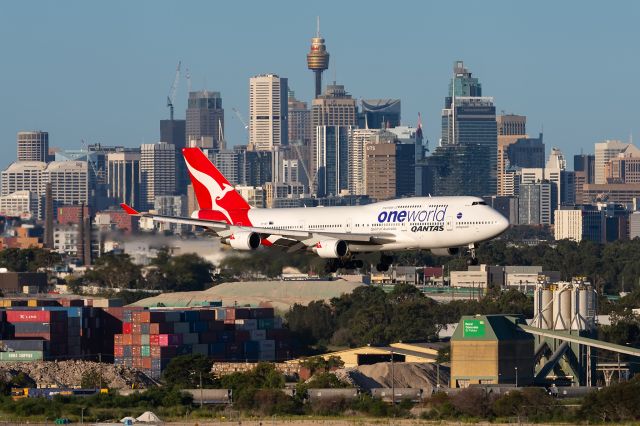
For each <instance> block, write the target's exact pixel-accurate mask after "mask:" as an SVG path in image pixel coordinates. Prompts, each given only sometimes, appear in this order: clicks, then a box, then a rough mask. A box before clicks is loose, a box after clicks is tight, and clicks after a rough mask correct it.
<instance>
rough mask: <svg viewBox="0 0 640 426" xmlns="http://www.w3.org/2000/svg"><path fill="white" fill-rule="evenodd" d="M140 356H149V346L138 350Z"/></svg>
mask: <svg viewBox="0 0 640 426" xmlns="http://www.w3.org/2000/svg"><path fill="white" fill-rule="evenodd" d="M140 355H141V356H151V346H146V345H143V346H142V347H141V348H140Z"/></svg>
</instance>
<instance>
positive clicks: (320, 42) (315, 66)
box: [307, 17, 329, 98]
mask: <svg viewBox="0 0 640 426" xmlns="http://www.w3.org/2000/svg"><path fill="white" fill-rule="evenodd" d="M307 67H308V68H309V69H310V70H311V71H313V73H314V74H315V83H316V84H315V96H316V98H317V97H318V96H320V93H322V72H323V71H324V70H326V69H327V68H329V52H327V47H326V46H325V45H324V39H323V38H322V37H320V18H319V17H318V23H317V28H316V36H315V37H314V38H312V39H311V48H310V49H309V53H307Z"/></svg>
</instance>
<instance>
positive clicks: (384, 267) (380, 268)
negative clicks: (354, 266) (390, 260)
mask: <svg viewBox="0 0 640 426" xmlns="http://www.w3.org/2000/svg"><path fill="white" fill-rule="evenodd" d="M376 269H377V270H378V272H387V271H388V270H389V265H387V264H386V263H378V264H377V265H376Z"/></svg>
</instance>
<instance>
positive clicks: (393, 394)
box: [391, 351, 396, 408]
mask: <svg viewBox="0 0 640 426" xmlns="http://www.w3.org/2000/svg"><path fill="white" fill-rule="evenodd" d="M395 373H396V372H395V368H394V365H393V351H391V406H392V407H394V408H395V406H396V374H395Z"/></svg>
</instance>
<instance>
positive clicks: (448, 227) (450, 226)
mask: <svg viewBox="0 0 640 426" xmlns="http://www.w3.org/2000/svg"><path fill="white" fill-rule="evenodd" d="M445 226H446V230H447V231H453V218H452V217H451V216H447V217H446V219H445Z"/></svg>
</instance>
